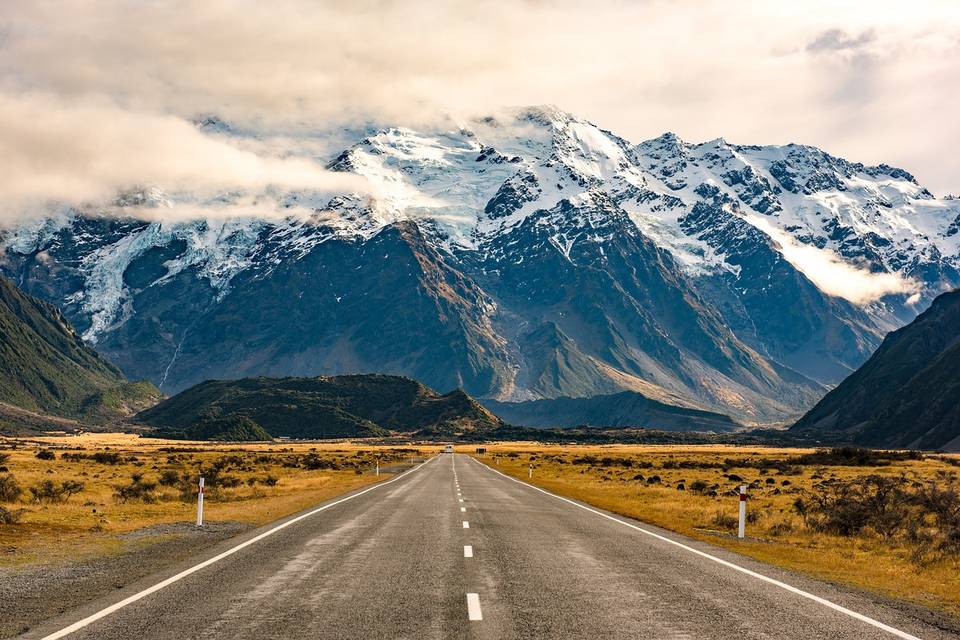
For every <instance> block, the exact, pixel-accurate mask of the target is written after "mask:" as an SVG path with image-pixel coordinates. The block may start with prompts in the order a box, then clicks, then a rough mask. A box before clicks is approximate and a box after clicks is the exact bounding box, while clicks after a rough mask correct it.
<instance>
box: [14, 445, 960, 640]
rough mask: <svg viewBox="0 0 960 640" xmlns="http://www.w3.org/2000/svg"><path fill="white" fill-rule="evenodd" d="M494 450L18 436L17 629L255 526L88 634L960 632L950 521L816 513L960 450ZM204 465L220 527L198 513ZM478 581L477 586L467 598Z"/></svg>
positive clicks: (108, 599) (99, 603) (936, 480)
mask: <svg viewBox="0 0 960 640" xmlns="http://www.w3.org/2000/svg"><path fill="white" fill-rule="evenodd" d="M483 446H485V447H486V451H485V452H483V453H478V452H476V447H477V445H470V446H469V447H467V446H465V445H461V446H459V447H458V451H459V452H460V453H461V454H463V453H467V454H470V455H471V456H473V457H474V458H475V459H474V460H470V459H469V458H468V457H467V456H465V455H456V456H449V455H442V456H439V457H432V458H431V456H432V455H433V454H434V453H436V452H438V451H439V450H440V447H439V446H427V445H410V446H390V447H387V446H382V445H380V444H373V443H354V444H346V443H323V444H317V443H276V444H235V443H223V444H214V443H186V442H182V441H160V440H152V439H146V438H137V437H135V436H129V435H117V434H113V435H102V434H99V435H87V436H79V437H62V438H43V439H29V440H28V439H10V440H6V441H0V455H2V456H4V459H3V460H2V461H0V462H2V466H5V467H6V470H5V471H0V491H3V490H4V487H6V488H7V490H9V483H7V484H6V485H5V484H4V483H3V481H2V478H3V477H6V476H12V477H13V478H14V480H15V482H16V483H18V485H19V486H20V488H21V490H22V495H21V496H19V497H18V498H17V499H15V500H8V499H4V500H0V506H2V507H3V508H4V509H5V510H6V512H7V513H8V514H9V513H13V514H15V517H14V518H13V520H16V521H11V522H9V523H7V524H0V550H2V552H3V553H2V555H0V603H2V604H0V620H2V621H3V622H2V624H0V637H7V636H11V635H13V634H17V633H22V632H27V634H28V636H31V637H42V636H43V635H44V634H46V633H49V632H51V631H55V630H56V629H59V628H63V627H65V626H67V625H69V624H71V623H73V622H75V621H76V620H79V619H80V618H82V617H84V616H87V615H89V614H90V612H92V611H98V610H100V609H102V608H103V607H105V606H109V605H110V604H112V603H114V602H117V601H119V600H120V599H121V598H123V597H126V596H128V595H130V594H136V593H138V592H139V591H140V590H142V589H144V588H149V587H151V586H152V585H154V584H156V583H157V582H159V581H160V580H163V579H164V577H166V576H169V575H172V574H173V573H175V572H177V571H180V570H181V569H182V568H184V567H186V568H189V567H191V566H195V565H197V563H199V562H202V561H203V560H204V558H210V557H214V556H216V557H219V555H217V554H222V553H224V550H228V551H229V550H231V549H234V548H235V547H237V546H238V545H240V547H237V548H236V549H234V550H233V551H230V557H229V558H224V559H223V560H222V561H217V562H218V563H217V564H215V565H214V566H211V567H209V568H206V569H202V570H200V571H199V572H197V573H191V574H190V575H187V576H184V577H183V579H182V580H180V581H178V582H177V584H175V585H172V586H170V587H169V588H165V589H164V590H163V591H162V592H161V593H158V594H156V595H155V596H154V595H151V596H148V597H146V598H145V599H144V600H143V602H142V603H137V604H135V605H132V606H130V607H127V608H125V609H123V610H122V611H120V612H118V613H117V614H111V615H110V616H108V617H107V618H105V619H103V620H100V621H96V622H90V623H89V626H84V628H83V629H81V630H79V631H78V633H77V636H78V637H97V638H105V637H133V636H134V635H135V636H139V637H144V638H154V637H158V638H159V637H167V636H169V637H184V636H189V637H206V636H204V634H207V635H210V634H213V635H216V634H218V633H229V635H230V637H247V636H249V637H262V635H263V633H264V632H265V631H266V627H264V625H269V626H270V629H271V634H272V635H271V637H295V636H296V634H297V633H298V631H297V630H298V629H300V630H302V629H303V628H313V629H323V630H326V631H327V632H329V633H330V634H331V635H336V636H337V637H368V635H369V634H373V635H376V634H380V635H383V636H385V637H399V636H400V635H403V636H405V637H406V636H409V635H410V634H411V633H413V634H414V635H416V636H417V637H424V638H428V637H444V638H449V637H477V638H484V637H504V638H506V637H530V638H533V637H537V638H540V637H564V638H571V637H586V636H588V635H592V636H594V637H595V636H597V635H598V634H599V635H603V636H607V637H636V635H637V634H641V633H642V634H643V635H644V636H645V637H675V636H676V634H681V635H682V634H688V635H689V634H692V635H693V636H695V637H731V635H730V634H734V635H737V636H739V637H765V638H769V637H777V638H779V637H784V638H788V637H799V635H803V636H804V637H825V638H826V637H830V638H838V637H850V638H853V637H856V638H862V637H887V634H886V632H885V631H884V626H883V625H884V624H887V625H891V627H892V628H894V629H895V630H900V631H901V632H902V635H900V637H912V636H913V635H916V636H918V637H923V638H927V637H953V636H954V635H955V634H960V578H958V576H960V559H958V556H957V555H956V554H952V553H950V549H948V548H946V547H939V546H937V544H936V543H937V542H938V539H936V538H926V539H925V543H924V544H921V541H920V538H918V537H917V536H918V535H919V534H920V533H927V534H929V533H930V532H931V531H934V530H935V527H933V525H934V524H935V523H933V522H932V521H930V520H929V519H927V521H926V524H927V525H930V526H928V527H926V528H925V529H923V530H919V529H914V530H911V531H912V534H913V537H912V538H911V537H908V536H906V535H905V534H904V532H903V531H901V530H899V529H896V528H893V529H890V530H887V531H884V532H880V531H878V530H876V529H872V528H871V526H865V527H861V528H860V529H858V530H857V531H856V532H855V533H850V534H849V535H839V534H837V533H836V532H831V531H826V530H823V527H822V525H823V522H824V520H823V518H825V517H826V515H825V514H824V513H823V512H822V511H817V510H816V509H815V508H813V507H810V506H809V505H808V507H807V508H806V509H804V510H803V511H804V512H803V513H802V514H801V513H800V512H798V509H797V503H798V500H799V501H802V500H807V501H808V503H810V501H811V495H812V493H813V492H817V491H819V492H820V493H823V494H825V495H826V494H831V492H833V493H836V492H837V491H839V490H841V489H843V490H846V489H844V488H845V487H846V488H848V487H849V486H851V483H856V482H859V481H860V480H862V479H863V478H887V479H891V480H892V481H898V479H899V478H903V479H905V480H904V484H903V485H902V486H903V489H902V491H903V492H909V491H910V490H911V489H910V487H913V489H912V490H914V491H920V490H921V489H924V490H925V489H927V488H929V487H930V486H933V485H936V486H938V487H941V488H947V489H949V488H950V487H954V488H955V487H956V480H957V470H958V465H960V459H958V457H944V456H923V457H920V456H916V455H898V454H887V453H880V454H868V455H867V454H862V453H858V452H856V451H852V452H851V451H848V452H847V453H845V454H843V455H841V456H840V457H839V458H838V457H837V456H836V455H835V454H826V453H824V452H815V451H813V450H800V449H774V448H748V447H734V446H713V445H711V446H689V445H683V446H639V445H637V446H630V445H617V446H547V445H542V444H532V443H530V444H528V443H498V444H491V445H483ZM38 454H39V457H38ZM51 454H52V456H51ZM831 456H833V457H831ZM844 456H846V457H844ZM423 459H430V462H429V463H427V464H425V465H422V466H420V467H415V466H413V463H414V462H415V461H417V460H423ZM377 460H379V461H380V462H381V466H380V469H381V471H382V473H381V474H380V475H379V476H378V475H376V464H377V463H376V461H377ZM485 467H486V468H485ZM200 470H202V471H203V473H204V475H205V478H207V482H208V484H207V487H208V488H207V498H208V499H207V508H206V515H207V520H208V525H207V526H206V527H205V528H204V529H203V530H197V529H196V528H195V527H194V526H193V525H192V520H193V514H194V510H195V502H194V501H195V495H196V493H195V488H194V485H193V482H194V479H195V477H196V475H197V474H198V473H199V472H200ZM400 471H407V472H408V473H406V475H402V474H400V473H399V472H400ZM391 472H392V473H391ZM531 476H532V477H531ZM511 478H513V479H514V480H519V481H520V482H516V481H512V480H511ZM47 481H49V484H48V482H47ZM377 481H380V482H381V484H382V483H384V482H386V483H389V484H390V485H392V487H387V486H383V487H381V486H377V485H375V483H377ZM70 483H74V484H70ZM524 483H529V484H531V485H533V486H526V485H525V484H524ZM740 484H747V485H749V486H750V490H749V491H750V501H749V502H748V514H750V517H749V519H748V524H747V539H746V540H745V541H738V540H737V539H736V538H735V533H734V532H735V525H736V519H735V516H736V512H737V504H738V502H737V498H736V497H735V496H732V495H730V492H731V491H733V490H735V488H736V487H737V486H738V485H740ZM78 485H82V486H78ZM897 486H900V485H897ZM64 487H67V488H69V489H71V490H72V492H69V493H67V495H59V496H58V495H57V492H58V491H61V492H62V491H63V490H64ZM537 487H542V488H543V489H546V490H548V491H550V492H552V493H553V494H554V495H548V494H544V493H542V492H539V491H538V489H537ZM831 495H832V494H831ZM844 495H845V496H846V501H847V502H848V503H849V502H851V501H853V500H854V499H855V498H856V497H857V494H853V493H851V494H844ZM904 495H906V493H904ZM910 495H913V494H910ZM938 495H939V494H938ZM334 496H344V497H345V499H341V498H336V499H333V500H332V501H331V498H333V497H334ZM556 496H561V497H563V496H565V497H568V498H572V499H573V500H576V501H578V502H577V503H576V504H575V503H573V502H569V501H566V502H564V501H563V500H562V499H558V498H557V497H556ZM9 497H10V496H9V495H8V496H7V498H9ZM325 500H326V501H327V502H324V501H325ZM318 504H321V505H323V506H322V507H320V508H317V505H318ZM810 504H812V503H810ZM585 505H593V506H594V507H597V508H599V509H600V510H602V511H597V510H595V511H593V512H592V513H591V510H592V509H591V508H588V507H585ZM901 507H902V505H899V504H894V503H891V505H890V508H891V509H900V508H901ZM908 507H909V508H910V509H916V506H915V504H914V503H913V502H911V503H910V504H909V505H908ZM304 509H306V511H304ZM320 511H323V513H320ZM292 513H300V514H301V515H299V516H296V517H295V518H294V519H293V520H292V521H289V518H290V516H288V514H292ZM896 513H898V514H899V515H903V514H905V513H907V512H901V511H897V512H896ZM611 514H614V515H611ZM618 515H619V516H626V517H627V518H618ZM827 515H830V514H827ZM284 516H287V520H284V519H283V518H284ZM924 517H925V518H927V516H924ZM278 518H280V519H281V520H279V521H278ZM628 518H631V519H628ZM634 518H635V520H633V519H634ZM818 518H819V519H818ZM461 520H462V521H463V523H462V524H463V526H462V527H461ZM288 521H289V522H290V523H289V525H288V524H286V523H287V522H288ZM268 522H272V523H274V524H270V525H266V526H262V527H261V528H259V529H257V528H256V527H257V526H258V525H263V524H264V523H268ZM277 522H280V523H281V526H280V527H279V528H278V527H277V526H276V523H277ZM641 522H642V523H649V525H648V524H641ZM818 523H819V524H818ZM651 525H652V526H651ZM660 527H662V528H660ZM266 532H271V533H266ZM455 532H456V533H455ZM673 532H676V533H679V534H681V535H676V533H673ZM262 535H267V536H268V537H267V538H265V539H264V540H263V541H262V542H260V541H257V540H259V538H260V537H261V536H262ZM255 537H256V539H254V538H255ZM252 539H254V542H255V544H254V543H253V542H249V541H250V540H252ZM247 544H250V545H253V546H249V547H246V546H245V545H247ZM461 546H462V547H463V549H462V554H461V549H460V547H461ZM454 552H455V553H454ZM698 554H699V555H698ZM704 554H706V555H704ZM460 555H462V556H463V557H462V558H460ZM708 556H709V557H708ZM718 559H719V560H718ZM460 562H463V563H464V564H463V565H462V566H461V565H460ZM725 562H726V563H732V564H733V565H736V566H737V567H740V568H741V569H742V568H747V569H749V570H750V571H755V572H757V573H759V574H761V576H767V577H770V578H772V579H774V580H781V581H783V582H784V583H786V584H788V585H791V586H792V587H797V588H799V589H801V590H802V591H803V592H804V593H806V594H807V595H806V596H805V595H800V596H799V597H795V596H796V594H793V595H791V594H790V592H789V590H785V589H784V588H783V586H782V585H781V586H777V585H776V584H772V583H771V582H769V581H767V582H764V579H760V578H757V577H756V576H755V575H752V574H749V572H748V573H746V574H744V573H743V572H742V571H741V570H740V569H737V568H731V567H730V566H727V565H725V564H724V563H725ZM191 571H192V570H191ZM210 585H215V586H216V588H215V589H212V590H211V589H209V588H208V587H209V586H210ZM257 585H260V586H257ZM850 586H853V587H856V588H855V589H851V588H850ZM198 590H199V591H198ZM201 593H202V598H201V597H200V595H201ZM465 593H470V594H477V595H476V598H477V600H476V601H475V602H474V601H472V600H469V598H468V601H467V602H466V606H465V603H464V601H463V598H464V594H465ZM811 594H813V595H815V596H817V597H822V598H826V599H827V600H829V601H830V602H832V603H836V604H838V605H840V607H841V609H847V610H849V611H853V612H856V613H859V614H862V615H864V616H867V617H868V618H870V620H872V621H873V622H868V623H864V622H863V621H862V620H858V618H857V617H856V616H851V615H849V613H844V611H841V610H840V609H836V608H835V607H834V608H833V609H832V610H831V607H830V606H824V605H823V604H822V603H819V602H818V601H816V600H810V599H809V598H808V597H807V596H809V595H811ZM281 596H282V597H281ZM471 597H472V596H471ZM208 598H209V602H207V599H208ZM198 600H203V601H204V603H205V604H202V605H200V606H199V609H197V610H194V609H195V606H196V603H197V601H198ZM357 602H363V603H364V607H363V608H362V610H358V609H357V608H356V607H355V603H357ZM625 603H626V604H625ZM474 606H475V607H476V610H474ZM481 607H482V614H480V613H479V612H480V611H481ZM585 610H590V611H591V612H593V614H592V616H590V617H587V618H585V617H584V616H582V615H580V613H578V614H577V615H572V612H582V611H585ZM475 613H476V614H477V615H478V616H480V618H482V621H483V624H480V618H477V619H476V620H474V618H473V616H474V614H475ZM171 616H173V617H171ZM163 621H166V622H163ZM876 622H879V624H880V626H877V625H876V624H874V623H876ZM414 632H415V633H414ZM197 634H199V635H197ZM285 634H286V635H285ZM365 634H367V635H365ZM895 635H896V634H895ZM211 637H213V636H211Z"/></svg>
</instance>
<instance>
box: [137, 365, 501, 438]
mask: <svg viewBox="0 0 960 640" xmlns="http://www.w3.org/2000/svg"><path fill="white" fill-rule="evenodd" d="M135 420H136V421H137V422H139V423H142V424H146V425H150V426H153V427H157V428H159V429H161V430H162V431H163V432H164V433H166V434H167V435H172V436H176V437H187V438H191V439H244V440H249V439H258V440H262V439H266V438H265V436H266V435H267V434H269V435H270V436H275V437H279V436H285V437H291V438H311V439H312V438H318V439H322V438H360V437H374V436H386V435H390V434H391V433H405V434H419V435H423V436H426V435H455V434H462V433H470V432H483V431H490V430H492V429H495V428H497V427H499V426H500V425H501V424H502V423H501V422H500V420H499V419H498V418H497V417H496V416H494V415H493V414H491V413H490V412H489V411H487V410H486V409H484V408H483V407H482V406H480V405H479V404H478V403H477V402H476V400H474V399H473V398H471V397H470V396H468V395H467V394H466V393H464V392H463V391H461V390H455V391H451V392H450V393H447V394H443V395H441V394H439V393H437V392H436V391H434V390H432V389H430V388H428V387H426V386H424V385H422V384H420V383H419V382H417V381H416V380H411V379H410V378H403V377H399V376H386V375H375V374H368V375H346V376H332V377H326V376H321V377H315V378H292V377H288V378H262V377H261V378H244V379H241V380H209V381H207V382H203V383H201V384H198V385H196V386H194V387H191V388H189V389H186V390H185V391H181V392H180V393H178V394H177V395H175V396H173V397H172V398H168V399H166V400H164V401H163V402H161V403H160V404H158V405H156V406H153V407H151V408H149V409H146V410H145V411H142V412H141V413H139V414H137V416H136V418H135ZM238 434H239V435H238ZM240 436H242V437H240Z"/></svg>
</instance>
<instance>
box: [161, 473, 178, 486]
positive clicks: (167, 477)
mask: <svg viewBox="0 0 960 640" xmlns="http://www.w3.org/2000/svg"><path fill="white" fill-rule="evenodd" d="M159 482H160V484H161V485H162V486H164V487H175V486H177V484H179V482H180V474H178V473H177V472H176V471H174V470H173V469H167V470H166V471H164V472H163V473H161V474H160V480H159Z"/></svg>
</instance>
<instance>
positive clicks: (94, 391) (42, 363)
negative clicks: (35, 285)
mask: <svg viewBox="0 0 960 640" xmlns="http://www.w3.org/2000/svg"><path fill="white" fill-rule="evenodd" d="M158 395H159V394H158V393H157V391H156V389H155V388H153V386H152V385H149V384H147V385H141V384H136V383H128V382H127V381H126V379H125V378H124V376H123V374H122V373H121V372H120V371H119V370H118V369H117V368H116V367H114V366H113V365H112V364H110V363H109V362H107V361H106V360H105V359H103V358H102V357H100V355H99V354H97V352H96V351H94V350H93V349H91V348H90V347H88V346H86V345H85V344H84V343H83V340H81V338H80V336H79V335H78V334H77V333H76V332H75V331H74V330H73V327H71V326H70V323H69V322H67V320H66V319H64V317H63V316H62V315H61V314H60V312H59V311H58V310H57V309H56V308H55V307H53V306H52V305H50V304H48V303H45V302H42V301H41V300H37V299H36V298H33V297H31V296H28V295H26V294H24V293H23V292H22V291H20V290H19V289H18V288H17V287H16V286H14V284H13V283H12V282H10V280H8V279H7V278H4V277H2V276H0V403H4V404H6V405H10V406H11V407H15V408H19V409H21V410H26V412H27V414H21V413H18V412H17V411H15V410H13V409H9V410H6V411H4V412H3V416H2V417H0V429H2V430H3V431H5V432H13V431H14V430H15V429H16V427H17V425H18V424H20V423H23V426H24V429H26V428H27V427H30V428H31V430H35V428H36V427H37V425H42V424H46V422H45V421H44V420H43V418H42V416H39V415H35V414H50V415H52V416H58V417H65V418H77V419H82V420H84V421H88V422H95V423H100V422H105V421H110V420H114V419H117V418H118V417H120V416H123V415H128V414H130V413H132V412H131V411H130V410H131V409H132V408H134V407H136V408H142V406H143V402H144V400H147V401H149V400H151V399H153V400H154V401H155V399H157V398H156V396H158ZM35 423H36V424H35ZM53 424H54V426H56V421H53Z"/></svg>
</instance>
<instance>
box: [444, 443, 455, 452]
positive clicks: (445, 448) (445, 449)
mask: <svg viewBox="0 0 960 640" xmlns="http://www.w3.org/2000/svg"><path fill="white" fill-rule="evenodd" d="M443 452H444V453H453V445H452V444H448V445H447V446H445V447H444V448H443Z"/></svg>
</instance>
